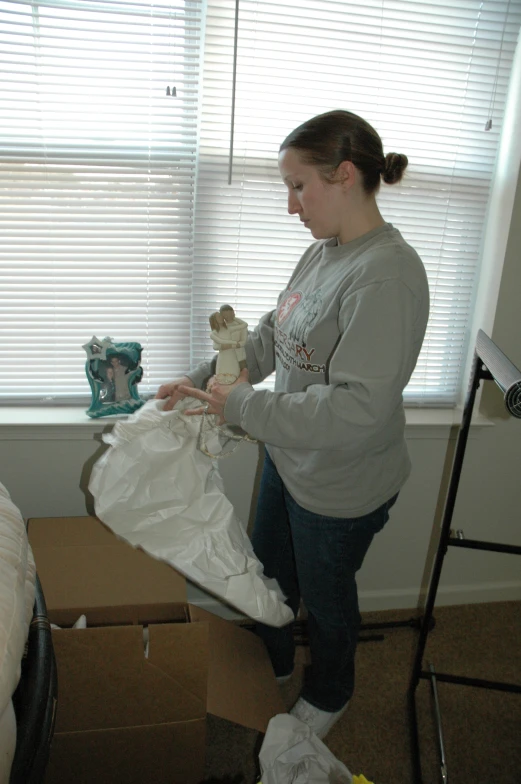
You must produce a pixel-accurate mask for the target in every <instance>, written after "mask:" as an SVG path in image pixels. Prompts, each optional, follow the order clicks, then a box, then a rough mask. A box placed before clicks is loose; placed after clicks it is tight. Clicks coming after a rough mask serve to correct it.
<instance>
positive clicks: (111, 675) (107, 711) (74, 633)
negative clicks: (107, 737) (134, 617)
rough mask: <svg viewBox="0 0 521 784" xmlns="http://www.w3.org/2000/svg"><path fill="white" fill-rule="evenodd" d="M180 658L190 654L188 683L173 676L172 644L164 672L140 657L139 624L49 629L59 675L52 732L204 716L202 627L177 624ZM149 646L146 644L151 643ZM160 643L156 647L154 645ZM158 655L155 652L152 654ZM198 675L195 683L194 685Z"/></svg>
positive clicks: (205, 644)
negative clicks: (54, 730)
mask: <svg viewBox="0 0 521 784" xmlns="http://www.w3.org/2000/svg"><path fill="white" fill-rule="evenodd" d="M180 628H181V629H182V631H183V632H184V634H183V635H182V636H179V638H178V640H177V641H176V644H177V645H179V644H180V645H181V647H179V649H178V650H179V655H180V657H181V659H182V660H186V658H187V656H191V657H192V662H193V664H194V673H193V676H192V679H191V682H190V685H189V686H187V685H186V684H184V683H182V682H181V681H182V677H184V673H180V676H179V679H177V677H175V656H176V648H175V647H174V646H170V648H169V653H170V655H171V656H172V659H173V663H172V664H171V666H170V667H169V673H170V674H167V672H165V671H164V670H163V669H162V668H161V666H160V665H159V664H158V661H157V660H155V659H152V660H150V661H149V660H147V659H146V658H145V652H144V644H143V629H142V627H141V626H116V627H110V628H95V629H64V630H55V631H54V632H53V645H54V650H55V655H56V662H57V668H58V678H59V688H60V694H59V700H58V710H57V715H56V732H57V733H59V732H78V731H84V730H98V729H110V728H118V727H138V726H148V725H151V724H163V723H166V722H177V721H191V720H196V719H201V718H204V717H205V716H206V703H205V699H204V692H205V681H206V666H205V661H206V656H207V650H208V642H207V630H205V629H204V628H197V626H196V625H195V624H194V625H192V624H183V625H182V626H180ZM150 647H151V650H152V644H151V646H150ZM158 647H160V646H158ZM158 659H159V660H160V659H161V656H158ZM197 679H199V681H200V683H199V686H198V687H197V686H196V682H197Z"/></svg>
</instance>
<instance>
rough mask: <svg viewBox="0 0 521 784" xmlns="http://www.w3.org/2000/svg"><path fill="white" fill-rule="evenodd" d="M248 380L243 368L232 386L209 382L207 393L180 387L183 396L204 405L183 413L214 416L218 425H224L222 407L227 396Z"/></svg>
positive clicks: (246, 372)
mask: <svg viewBox="0 0 521 784" xmlns="http://www.w3.org/2000/svg"><path fill="white" fill-rule="evenodd" d="M248 380H249V376H248V371H247V370H246V368H245V369H244V370H241V372H240V375H239V378H238V379H237V381H234V382H233V384H219V383H218V382H217V381H215V380H213V381H211V382H210V384H209V387H210V391H209V392H203V391H202V390H201V389H191V388H190V387H182V386H180V387H179V391H180V392H183V393H184V394H185V395H187V396H190V397H196V398H198V400H202V401H203V403H205V404H206V405H204V406H201V408H190V409H188V410H185V411H184V413H185V414H187V415H188V416H194V415H201V414H204V413H207V414H216V415H217V416H218V417H219V424H220V425H222V424H224V423H225V422H226V420H225V418H224V406H225V405H226V400H227V398H228V395H229V394H230V392H231V391H232V389H235V387H237V386H239V384H247V383H248Z"/></svg>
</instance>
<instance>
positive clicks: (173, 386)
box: [156, 376, 195, 411]
mask: <svg viewBox="0 0 521 784" xmlns="http://www.w3.org/2000/svg"><path fill="white" fill-rule="evenodd" d="M180 386H183V387H192V388H194V389H195V384H194V382H193V381H192V380H191V379H189V378H188V376H182V377H181V378H178V379H176V380H175V381H170V383H169V384H162V385H161V386H160V387H159V389H158V390H157V394H156V400H164V399H165V398H166V397H167V398H169V400H167V401H166V403H165V405H164V408H163V411H171V410H172V409H173V407H174V406H175V404H176V403H178V402H179V401H180V400H182V399H183V398H184V397H186V395H185V394H183V393H182V392H179V387H180Z"/></svg>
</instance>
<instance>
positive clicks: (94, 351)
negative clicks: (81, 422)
mask: <svg viewBox="0 0 521 784" xmlns="http://www.w3.org/2000/svg"><path fill="white" fill-rule="evenodd" d="M83 348H84V349H85V351H86V353H87V361H86V363H85V373H86V375H87V379H88V382H89V385H90V389H91V397H92V399H91V403H90V406H89V408H88V409H87V411H86V413H87V415H88V416H90V417H102V416H114V415H117V414H131V413H132V412H133V411H136V409H138V408H140V407H141V406H142V405H143V404H144V403H145V400H144V399H143V398H141V397H140V395H139V392H138V387H137V385H138V384H139V382H140V381H141V379H142V378H143V368H142V367H141V353H142V351H143V349H142V347H141V344H140V343H113V342H112V340H111V338H104V339H103V340H99V339H98V338H97V337H96V336H95V335H94V336H93V337H92V338H91V340H90V341H89V343H86V344H85V345H84V346H83Z"/></svg>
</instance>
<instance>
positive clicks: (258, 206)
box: [0, 0, 521, 405]
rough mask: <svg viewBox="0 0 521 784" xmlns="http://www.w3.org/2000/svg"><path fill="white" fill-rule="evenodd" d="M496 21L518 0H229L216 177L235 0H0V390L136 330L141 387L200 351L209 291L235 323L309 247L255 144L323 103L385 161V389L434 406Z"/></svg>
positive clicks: (14, 396) (69, 391) (449, 372)
mask: <svg viewBox="0 0 521 784" xmlns="http://www.w3.org/2000/svg"><path fill="white" fill-rule="evenodd" d="M203 7H204V19H203V18H202V15H203V10H202V8H203ZM520 21H521V0H483V1H482V2H478V1H477V0H454V2H453V3H451V4H448V3H447V4H444V3H443V2H438V1H437V0H434V2H421V1H420V2H416V1H415V2H413V1H412V0H367V1H366V0H364V2H363V3H362V2H360V0H357V1H356V2H340V0H337V1H336V2H335V1H333V0H313V1H311V0H301V2H299V3H294V2H289V0H286V1H283V0H275V1H274V2H266V1H265V0H262V2H261V1H259V2H257V1H254V0H240V13H239V19H238V47H237V81H236V90H235V99H236V101H235V104H236V105H235V128H234V131H235V132H234V155H233V179H232V184H231V185H228V163H229V146H230V131H231V126H230V120H231V103H232V95H233V94H234V91H233V83H232V75H233V63H234V26H235V0H206V2H205V3H204V6H203V5H202V0H201V2H199V0H186V1H184V0H158V2H152V1H151V0H136V2H130V0H129V2H126V1H125V0H99V1H98V2H96V1H95V0H92V1H91V0H42V2H36V1H35V2H29V0H0V311H1V313H0V366H1V368H2V374H1V378H0V401H3V402H10V401H22V400H29V401H32V402H38V401H40V400H42V399H46V398H51V399H55V400H56V401H57V402H62V401H66V400H68V399H70V400H79V399H81V398H82V397H83V398H86V397H87V396H88V394H89V388H88V384H87V380H86V377H85V373H84V362H85V354H84V352H83V351H82V349H81V346H82V345H83V343H85V342H87V341H88V340H89V339H90V337H91V336H92V335H93V334H96V335H97V336H98V337H99V338H103V337H105V336H110V337H112V338H113V339H114V340H115V341H121V342H124V341H138V342H140V343H141V344H142V345H143V347H144V351H143V365H144V370H145V376H144V379H143V381H142V382H141V384H140V391H141V392H142V393H145V394H146V393H147V392H148V393H152V392H155V390H156V389H157V387H158V386H159V384H160V383H162V382H163V381H165V380H167V379H170V378H174V377H175V376H176V375H177V374H179V373H180V372H182V371H184V370H186V369H187V368H188V367H189V366H193V365H194V364H196V363H197V362H198V361H200V360H201V359H204V358H208V357H209V356H211V354H212V353H213V352H212V347H211V342H210V340H209V338H208V314H209V313H210V312H211V311H213V310H215V309H216V308H217V307H218V306H219V305H220V304H222V303H224V302H229V303H230V304H232V305H233V306H235V307H236V309H237V313H238V315H239V316H240V317H241V318H244V319H246V320H247V321H248V322H249V324H250V326H254V325H255V324H256V322H257V320H258V318H259V317H260V316H261V315H262V314H263V313H265V312H266V311H268V310H271V309H272V308H273V307H274V305H275V302H276V297H277V294H278V293H279V291H280V290H281V289H282V288H283V287H284V286H285V284H286V281H287V280H288V278H289V276H290V274H291V271H292V270H293V268H294V266H295V264H296V262H297V261H298V258H299V257H300V255H301V253H302V252H303V250H304V249H305V248H306V247H307V246H308V244H309V243H310V242H312V237H311V235H310V234H309V232H308V231H307V230H306V229H305V228H304V227H303V226H301V225H300V224H299V222H298V221H297V220H296V218H295V217H294V216H289V215H288V214H287V212H286V190H285V187H284V186H283V185H282V183H281V182H280V177H279V173H278V169H277V152H278V147H279V144H280V142H281V141H282V139H283V138H284V137H285V136H286V135H287V133H289V131H291V130H292V129H293V128H294V127H295V126H296V125H298V124H299V123H300V122H302V121H304V120H306V119H308V118H309V117H311V116H313V115H314V114H317V113H319V112H323V111H328V110H330V109H334V108H347V109H349V110H351V111H354V112H356V113H359V114H360V115H362V116H363V117H365V118H366V119H367V120H369V121H370V122H371V123H373V125H374V126H375V127H376V129H377V130H378V131H379V132H380V134H381V135H382V137H383V141H384V147H385V150H386V151H392V150H395V151H397V152H404V153H406V154H407V155H408V156H409V160H410V165H409V169H408V171H407V174H406V178H405V180H404V182H403V183H402V184H400V185H399V186H392V187H387V186H383V187H382V190H381V193H380V196H379V202H380V206H381V209H382V213H383V215H384V216H385V217H386V219H387V220H389V221H390V222H392V223H394V224H395V225H396V226H397V227H398V228H399V229H400V230H401V231H402V233H403V234H404V236H405V238H406V239H407V240H408V241H409V242H410V243H411V244H412V245H413V246H414V247H415V248H416V249H417V251H418V252H419V253H420V255H421V257H422V258H423V260H424V263H425V265H426V267H427V271H428V275H429V280H430V286H431V294H432V315H431V319H430V324H429V330H428V334H427V338H426V341H425V345H424V349H423V351H422V354H421V356H420V360H419V363H418V366H417V369H416V372H415V374H414V376H413V379H412V381H411V384H410V385H409V387H408V389H407V392H406V399H407V402H409V403H417V404H434V405H451V404H452V403H453V402H454V400H455V398H456V396H457V391H458V387H459V385H460V384H461V372H462V360H463V358H464V355H465V351H466V334H467V324H468V321H469V317H470V314H471V310H472V305H473V298H474V292H475V286H476V279H477V275H478V272H479V256H480V247H481V241H482V229H483V224H484V217H485V213H486V206H487V201H488V197H489V190H490V181H491V177H492V174H493V170H494V165H495V158H496V152H497V145H498V140H499V136H500V132H501V124H502V117H503V112H504V104H505V98H506V91H507V86H508V81H509V77H510V70H511V64H512V57H513V52H514V48H515V44H516V39H517V35H518V30H519V25H520ZM202 30H204V31H205V32H204V41H203V38H202ZM201 62H202V66H203V67H202V70H200V64H201ZM167 87H170V89H171V90H172V88H173V87H175V88H176V96H175V97H173V96H172V95H170V96H167V94H166V88H167ZM490 118H491V119H492V128H491V129H490V130H489V131H485V124H486V122H487V120H489V119H490ZM196 179H197V189H196V187H195V184H196Z"/></svg>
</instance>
